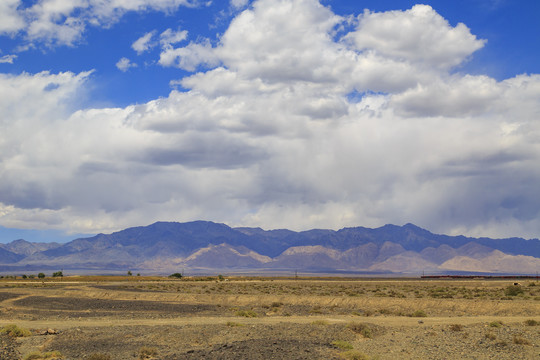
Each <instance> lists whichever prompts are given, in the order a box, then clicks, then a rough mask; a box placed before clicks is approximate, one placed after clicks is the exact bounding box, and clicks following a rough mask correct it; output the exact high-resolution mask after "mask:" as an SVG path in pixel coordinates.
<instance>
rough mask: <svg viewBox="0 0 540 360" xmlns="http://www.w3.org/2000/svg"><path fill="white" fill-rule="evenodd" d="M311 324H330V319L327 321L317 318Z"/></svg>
mask: <svg viewBox="0 0 540 360" xmlns="http://www.w3.org/2000/svg"><path fill="white" fill-rule="evenodd" d="M311 324H312V325H328V321H326V320H315V321H313V322H312V323H311Z"/></svg>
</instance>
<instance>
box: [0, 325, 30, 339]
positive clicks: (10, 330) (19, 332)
mask: <svg viewBox="0 0 540 360" xmlns="http://www.w3.org/2000/svg"><path fill="white" fill-rule="evenodd" d="M0 333H2V334H7V335H9V336H11V337H26V336H30V335H32V333H31V332H30V330H28V329H25V328H21V327H18V326H17V325H15V324H9V325H6V326H4V327H3V328H2V329H1V330H0Z"/></svg>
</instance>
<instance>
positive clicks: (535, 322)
mask: <svg viewBox="0 0 540 360" xmlns="http://www.w3.org/2000/svg"><path fill="white" fill-rule="evenodd" d="M538 324H540V322H538V321H536V320H533V319H528V320H525V325H527V326H536V325H538Z"/></svg>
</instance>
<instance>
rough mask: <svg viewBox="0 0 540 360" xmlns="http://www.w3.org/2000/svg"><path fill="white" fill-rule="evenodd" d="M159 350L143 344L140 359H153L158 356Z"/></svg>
mask: <svg viewBox="0 0 540 360" xmlns="http://www.w3.org/2000/svg"><path fill="white" fill-rule="evenodd" d="M157 354H158V352H157V350H156V349H155V348H151V347H147V346H143V347H142V348H140V349H139V359H141V360H144V359H152V358H153V357H154V356H157Z"/></svg>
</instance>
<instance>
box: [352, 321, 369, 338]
mask: <svg viewBox="0 0 540 360" xmlns="http://www.w3.org/2000/svg"><path fill="white" fill-rule="evenodd" d="M347 328H349V329H350V330H352V331H353V332H355V333H357V334H360V335H362V336H363V337H365V338H366V339H371V338H372V337H373V331H372V329H371V327H370V326H369V325H368V324H364V323H357V322H351V323H349V324H348V325H347Z"/></svg>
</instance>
